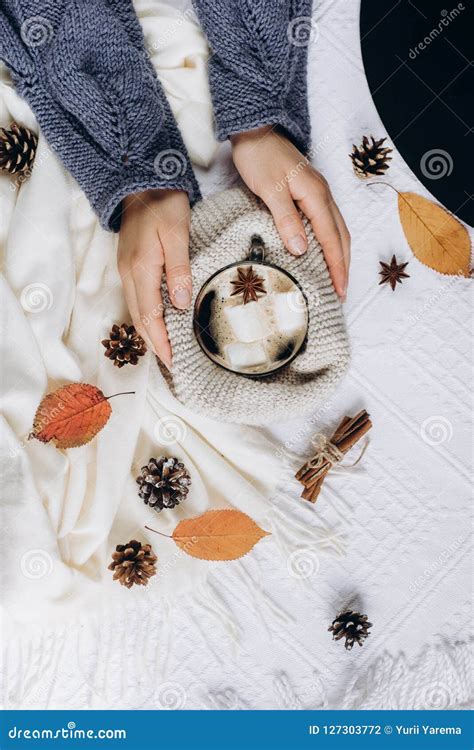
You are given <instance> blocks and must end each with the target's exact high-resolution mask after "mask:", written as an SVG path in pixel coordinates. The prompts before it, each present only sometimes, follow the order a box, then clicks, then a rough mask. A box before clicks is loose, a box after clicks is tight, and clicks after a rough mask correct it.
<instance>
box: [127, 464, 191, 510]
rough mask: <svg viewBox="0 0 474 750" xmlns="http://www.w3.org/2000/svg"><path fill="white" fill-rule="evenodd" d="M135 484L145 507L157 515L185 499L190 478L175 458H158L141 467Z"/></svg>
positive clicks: (183, 466) (182, 465)
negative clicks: (154, 511) (151, 509)
mask: <svg viewBox="0 0 474 750" xmlns="http://www.w3.org/2000/svg"><path fill="white" fill-rule="evenodd" d="M137 484H138V486H139V487H140V490H139V492H138V494H139V496H140V497H141V498H142V499H143V500H144V501H145V505H149V506H150V508H153V510H156V512H157V513H159V512H160V511H161V510H163V508H174V507H175V506H176V505H179V503H181V502H182V501H183V500H184V499H185V498H186V495H187V494H188V492H189V486H190V484H191V477H190V476H189V473H188V471H187V469H186V467H185V465H184V464H183V463H181V461H178V459H177V458H166V456H160V457H159V458H150V460H149V462H148V464H147V465H146V466H142V468H141V474H140V476H139V477H137Z"/></svg>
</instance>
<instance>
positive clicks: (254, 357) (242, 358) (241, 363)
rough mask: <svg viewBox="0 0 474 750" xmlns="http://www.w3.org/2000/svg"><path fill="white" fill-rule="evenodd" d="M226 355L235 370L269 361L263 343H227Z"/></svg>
mask: <svg viewBox="0 0 474 750" xmlns="http://www.w3.org/2000/svg"><path fill="white" fill-rule="evenodd" d="M224 352H225V356H226V358H227V361H228V362H229V364H230V366H231V367H232V369H233V370H242V369H243V368H245V367H254V366H256V365H263V364H264V363H265V362H266V361H267V355H266V352H265V349H264V348H263V346H262V345H261V344H257V343H254V344H241V343H237V344H227V346H225V347H224Z"/></svg>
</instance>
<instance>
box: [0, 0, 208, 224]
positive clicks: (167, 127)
mask: <svg viewBox="0 0 474 750" xmlns="http://www.w3.org/2000/svg"><path fill="white" fill-rule="evenodd" d="M0 57H1V58H2V59H3V60H4V61H5V63H6V64H7V66H8V67H9V68H10V70H11V73H12V77H13V79H14V81H15V85H16V88H17V90H18V91H19V93H20V94H21V95H22V96H23V97H24V98H25V99H26V100H27V101H28V103H29V105H30V106H31V108H32V110H33V111H34V113H35V115H36V117H37V119H38V122H39V124H40V126H41V128H42V130H43V132H44V134H45V136H46V138H47V139H48V141H49V143H50V144H51V147H52V148H53V149H54V150H55V151H56V152H57V153H58V154H59V156H60V157H61V159H62V160H63V162H64V164H65V165H66V167H67V168H68V169H69V171H70V172H71V173H72V174H73V175H74V177H75V178H76V180H77V181H78V183H79V184H80V186H81V187H82V188H83V190H84V191H85V193H86V194H87V196H88V198H89V201H90V203H91V205H92V207H93V208H94V210H95V211H96V212H97V214H98V215H99V217H100V219H101V222H102V225H103V226H104V227H106V228H110V229H114V230H117V229H118V228H119V225H120V203H121V200H122V198H123V197H124V196H125V195H128V194H130V193H134V192H138V191H140V190H146V189H148V188H175V189H179V190H186V191H187V192H188V194H189V196H190V199H191V201H195V200H196V199H198V198H199V187H198V185H197V182H196V179H195V177H194V173H193V170H192V167H191V164H190V161H189V158H188V155H187V153H186V149H185V146H184V144H183V141H182V138H181V135H180V133H179V130H178V128H177V126H176V123H175V121H174V118H173V115H172V113H171V110H170V108H169V105H168V102H167V99H166V96H165V94H164V92H163V90H162V89H161V86H160V84H159V82H158V80H157V79H156V76H155V73H154V70H153V68H152V66H151V64H150V62H149V60H148V58H147V54H146V50H145V47H144V44H143V36H142V32H141V28H140V24H139V22H138V19H137V17H136V15H135V12H134V10H133V6H132V4H131V2H130V0H121V1H120V2H118V1H116V0H88V2H87V3H83V2H78V1H77V0H56V1H55V2H53V0H43V1H42V2H41V3H38V2H33V1H32V0H4V2H2V10H1V11H0Z"/></svg>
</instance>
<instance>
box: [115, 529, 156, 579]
mask: <svg viewBox="0 0 474 750" xmlns="http://www.w3.org/2000/svg"><path fill="white" fill-rule="evenodd" d="M156 560H157V557H156V555H155V554H154V552H153V550H152V549H151V544H141V542H137V540H136V539H132V540H131V541H130V542H128V544H117V546H116V548H115V552H113V553H112V562H111V563H110V565H109V568H108V569H109V570H113V571H114V581H119V583H121V584H122V586H126V587H127V588H128V589H131V588H132V586H133V584H134V583H136V584H138V585H139V586H146V585H147V583H148V581H149V580H150V578H151V577H152V576H154V575H155V573H156Z"/></svg>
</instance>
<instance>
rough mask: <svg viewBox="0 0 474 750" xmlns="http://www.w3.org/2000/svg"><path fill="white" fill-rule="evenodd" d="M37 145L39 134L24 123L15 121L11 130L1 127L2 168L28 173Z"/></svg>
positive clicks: (0, 167)
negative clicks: (20, 123)
mask: <svg viewBox="0 0 474 750" xmlns="http://www.w3.org/2000/svg"><path fill="white" fill-rule="evenodd" d="M37 145H38V138H37V136H36V135H35V134H34V133H32V132H31V130H30V129H29V128H25V127H24V126H23V125H17V124H16V123H13V125H12V127H11V130H6V129H5V128H0V169H5V170H6V171H7V172H9V173H10V174H22V175H24V174H26V173H27V172H29V171H30V170H31V167H32V164H33V160H34V158H35V154H36V147H37Z"/></svg>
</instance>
